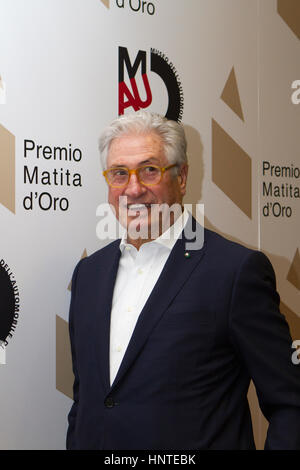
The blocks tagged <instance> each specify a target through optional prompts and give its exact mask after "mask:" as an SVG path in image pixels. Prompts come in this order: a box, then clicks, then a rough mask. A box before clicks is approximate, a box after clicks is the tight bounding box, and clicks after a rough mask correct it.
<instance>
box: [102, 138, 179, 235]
mask: <svg viewBox="0 0 300 470" xmlns="http://www.w3.org/2000/svg"><path fill="white" fill-rule="evenodd" d="M143 165H156V166H159V167H166V166H168V165H169V162H168V161H167V158H166V156H165V153H164V148H163V143H162V140H161V138H160V137H159V136H158V135H157V134H156V133H154V132H152V133H148V134H142V135H139V134H129V135H124V136H121V137H118V138H116V139H114V140H113V141H112V143H111V145H110V148H109V152H108V156H107V168H112V167H118V166H123V167H126V168H128V169H134V168H137V167H140V166H143ZM186 176H187V165H182V166H181V168H180V171H179V174H178V175H177V176H172V173H171V170H167V171H166V172H165V173H164V174H163V176H162V179H161V181H160V183H159V184H157V185H155V186H144V185H143V184H141V183H140V182H139V181H138V179H137V176H136V174H132V175H131V176H130V180H129V183H128V185H127V186H125V187H122V188H113V187H111V186H109V194H108V202H109V203H110V204H111V205H112V206H113V207H114V208H115V211H116V217H117V219H118V220H119V221H120V223H121V224H122V225H123V226H125V227H126V228H128V226H130V224H131V223H132V222H133V223H134V222H135V221H137V218H138V220H139V225H140V226H141V225H144V226H147V227H148V229H150V227H151V223H152V224H155V223H157V221H155V220H151V205H153V204H159V205H160V204H167V205H168V206H172V205H173V204H175V203H177V204H180V205H181V203H182V198H183V196H184V194H185V187H186ZM121 196H126V197H127V205H126V207H123V210H122V209H121V210H120V207H121V205H120V207H119V199H120V197H121ZM141 205H144V206H141ZM124 215H126V218H127V226H126V222H125V218H124ZM153 217H154V216H153V212H152V219H153ZM150 233H151V232H150V230H149V234H150ZM149 238H150V237H149ZM144 241H145V240H144Z"/></svg>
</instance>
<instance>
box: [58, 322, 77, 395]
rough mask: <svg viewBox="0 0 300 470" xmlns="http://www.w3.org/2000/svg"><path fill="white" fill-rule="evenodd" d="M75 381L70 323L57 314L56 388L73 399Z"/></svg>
mask: <svg viewBox="0 0 300 470" xmlns="http://www.w3.org/2000/svg"><path fill="white" fill-rule="evenodd" d="M73 383H74V375H73V369H72V356H71V345H70V338H69V324H68V322H66V321H65V320H64V319H63V318H61V317H60V316H58V315H56V389H57V390H59V391H60V392H61V393H63V394H64V395H66V396H67V397H69V398H71V399H72V398H73Z"/></svg>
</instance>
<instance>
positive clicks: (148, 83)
mask: <svg viewBox="0 0 300 470" xmlns="http://www.w3.org/2000/svg"><path fill="white" fill-rule="evenodd" d="M299 38H300V3H299V0H188V1H187V0H152V1H141V0H84V1H83V0H43V1H42V2H41V1H40V0H26V2H24V1H23V0H0V221H1V238H0V239H1V243H0V294H1V301H0V340H1V347H0V380H1V387H0V416H1V426H0V448H1V449H64V448H65V434H66V428H67V413H68V411H69V409H70V406H71V403H72V399H71V397H72V383H73V376H72V370H71V359H70V350H69V339H68V308H69V301H70V281H71V275H72V271H73V269H74V266H75V264H76V263H77V261H78V260H79V259H80V258H81V257H84V256H87V255H89V254H90V253H92V252H94V251H96V250H97V249H99V248H101V247H102V246H104V245H105V244H106V243H108V242H109V241H110V240H102V239H99V237H98V236H97V233H98V232H97V224H98V223H99V212H97V207H98V206H99V204H103V203H104V202H105V201H106V197H107V188H106V184H105V181H104V179H103V177H102V174H101V166H100V160H99V155H98V149H97V146H98V143H97V141H98V137H99V134H100V131H101V130H102V129H103V128H104V127H105V126H106V125H107V124H108V123H109V122H110V121H111V120H112V119H113V118H115V117H116V116H117V115H119V114H124V113H128V112H135V111H137V110H139V109H146V110H149V111H150V110H151V111H155V112H159V113H161V114H163V115H166V116H167V117H169V118H171V119H175V120H178V121H181V122H182V123H183V124H184V126H185V129H186V134H187V138H188V152H189V164H190V173H189V190H188V193H187V196H186V199H185V202H186V203H190V204H191V203H193V204H196V203H203V204H204V207H205V224H206V226H207V227H208V228H211V229H213V230H216V231H218V232H219V233H222V234H224V235H226V236H227V237H229V238H231V239H233V240H236V241H239V242H241V243H243V244H245V245H247V246H250V247H253V248H258V249H261V250H263V251H264V252H265V253H266V254H267V255H268V256H269V257H270V259H271V261H272V263H273V266H274V268H275V271H276V275H277V285H278V290H279V293H280V295H281V306H282V312H283V313H284V314H285V315H286V318H287V320H288V322H289V324H290V328H291V333H292V337H293V341H295V343H293V344H291V360H293V361H294V363H295V366H297V365H298V364H299V362H300V354H299V355H298V353H297V349H296V345H297V340H300V320H299V317H300V308H299V306H300V302H299V290H300V254H299V249H300V242H299V229H300V221H299V220H300V219H299V216H300V207H299V200H300V189H299V182H300V155H299V124H300V62H299V53H300V44H299ZM86 340H87V341H88V338H86ZM299 343H300V342H299ZM299 367H300V365H299ZM249 399H250V401H251V410H252V415H253V421H254V428H255V437H256V442H257V445H258V447H261V446H262V445H263V440H264V436H265V430H266V422H265V420H264V418H263V417H262V415H261V413H260V411H259V409H258V405H257V399H256V396H255V391H254V388H253V387H251V389H250V391H249Z"/></svg>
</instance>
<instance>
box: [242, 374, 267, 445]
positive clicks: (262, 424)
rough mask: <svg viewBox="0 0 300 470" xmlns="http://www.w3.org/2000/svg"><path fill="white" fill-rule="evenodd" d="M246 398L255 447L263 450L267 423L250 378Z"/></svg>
mask: <svg viewBox="0 0 300 470" xmlns="http://www.w3.org/2000/svg"><path fill="white" fill-rule="evenodd" d="M247 398H248V402H249V407H250V412H251V419H252V427H253V435H254V442H255V447H256V449H257V450H263V449H264V446H265V441H266V437H267V432H268V427H269V423H268V421H267V420H266V418H265V417H264V415H263V414H262V412H261V409H260V406H259V402H258V398H257V394H256V390H255V386H254V384H253V382H252V380H251V382H250V386H249V390H248V396H247Z"/></svg>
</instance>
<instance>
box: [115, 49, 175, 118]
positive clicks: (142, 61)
mask: <svg viewBox="0 0 300 470" xmlns="http://www.w3.org/2000/svg"><path fill="white" fill-rule="evenodd" d="M148 57H149V58H150V71H151V72H154V73H156V74H157V75H159V77H160V78H161V80H162V84H164V85H165V87H166V89H167V94H168V107H167V109H166V112H165V116H166V118H167V119H171V120H173V121H178V122H180V121H181V119H182V114H183V90H182V86H181V82H180V80H179V77H178V74H177V71H176V69H175V67H174V65H173V63H172V62H170V61H169V58H168V57H167V56H166V55H165V54H163V53H162V52H160V51H158V50H157V49H152V48H151V51H150V54H148ZM146 65H147V52H146V51H138V53H137V55H136V58H135V60H134V62H132V61H131V60H130V57H129V54H128V50H127V48H126V47H119V115H121V114H124V111H125V110H126V109H127V108H133V110H134V111H138V110H139V109H142V108H143V109H145V108H148V107H149V106H150V105H151V103H152V91H151V85H150V82H149V78H148V75H147V67H146ZM125 69H126V70H127V73H128V77H129V83H128V84H126V82H125ZM138 73H139V74H140V76H141V79H142V83H143V85H142V87H141V88H142V89H140V90H139V88H138V84H137V80H136V76H137V74H138ZM141 95H142V96H143V98H141Z"/></svg>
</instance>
